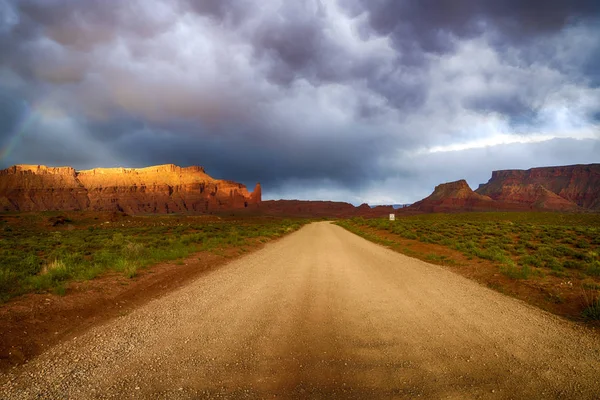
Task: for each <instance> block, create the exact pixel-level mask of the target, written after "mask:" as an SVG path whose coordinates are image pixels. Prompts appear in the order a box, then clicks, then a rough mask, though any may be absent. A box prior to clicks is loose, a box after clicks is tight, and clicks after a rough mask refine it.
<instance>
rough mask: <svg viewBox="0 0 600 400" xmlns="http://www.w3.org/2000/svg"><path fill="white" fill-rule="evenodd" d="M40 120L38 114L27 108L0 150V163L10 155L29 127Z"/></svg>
mask: <svg viewBox="0 0 600 400" xmlns="http://www.w3.org/2000/svg"><path fill="white" fill-rule="evenodd" d="M39 118H40V115H39V113H38V112H36V111H35V110H33V109H32V108H30V107H27V111H26V112H25V113H24V115H23V117H22V118H21V120H20V121H19V123H17V125H16V126H15V129H14V130H13V133H12V134H11V135H10V139H9V141H8V143H7V144H6V145H5V146H4V147H3V148H2V149H1V150H0V162H2V161H4V160H5V159H6V157H8V156H9V155H10V153H11V152H12V151H13V150H14V149H15V147H16V146H17V144H19V141H20V139H21V137H22V136H23V135H24V134H25V132H27V131H28V130H29V129H30V128H31V126H32V125H33V124H34V123H35V122H37V121H38V120H39Z"/></svg>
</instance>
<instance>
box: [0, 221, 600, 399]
mask: <svg viewBox="0 0 600 400" xmlns="http://www.w3.org/2000/svg"><path fill="white" fill-rule="evenodd" d="M38 396H40V397H41V398H77V399H85V398H111V397H113V398H205V397H206V398H214V397H226V398H274V397H275V398H365V399H371V398H413V397H417V396H420V397H422V398H433V399H436V398H440V399H464V398H491V399H502V398H552V399H554V398H577V399H584V398H598V397H600V338H599V337H598V335H593V334H591V333H589V332H588V331H587V330H586V329H583V328H580V327H578V326H576V325H575V324H572V323H570V322H567V321H564V320H561V319H559V318H557V317H554V316H551V315H549V314H547V313H544V312H542V311H539V310H537V309H534V308H532V307H530V306H528V305H526V304H524V303H522V302H520V301H517V300H514V299H512V298H509V297H506V296H503V295H501V294H499V293H496V292H494V291H492V290H489V289H487V288H484V287H482V286H479V285H478V284H476V283H473V282H471V281H469V280H467V279H465V278H462V277H460V276H458V275H455V274H453V273H451V272H449V271H446V270H444V269H443V268H441V267H437V266H434V265H430V264H427V263H424V262H421V261H418V260H415V259H411V258H408V257H405V256H403V255H401V254H398V253H395V252H392V251H390V250H388V249H385V248H383V247H381V246H378V245H375V244H372V243H370V242H367V241H366V240H364V239H362V238H359V237H357V236H355V235H353V234H351V233H349V232H347V231H345V230H343V229H342V228H340V227H338V226H335V225H331V224H329V223H326V222H325V223H315V224H311V225H308V226H306V227H304V228H302V229H301V230H300V231H298V232H295V233H293V234H291V235H290V236H288V237H286V238H284V239H282V240H280V241H278V242H276V243H272V244H269V245H267V246H266V247H265V248H264V249H262V250H260V251H257V252H255V253H253V254H250V255H248V256H247V257H243V258H241V259H239V260H237V261H234V262H232V263H230V264H228V265H227V266H225V267H223V268H221V269H218V270H215V271H213V272H211V273H209V274H207V275H204V276H202V277H200V278H199V279H197V280H196V281H194V282H192V283H190V284H189V285H187V286H185V287H184V288H182V289H179V290H177V291H175V292H172V293H171V294H169V295H167V296H165V297H163V298H161V299H158V300H155V301H152V302H150V303H149V304H147V305H146V306H144V307H142V308H139V309H137V310H135V311H134V312H132V313H130V314H128V315H124V316H122V317H120V318H118V319H116V320H114V321H112V322H110V323H107V324H105V325H103V326H98V327H96V328H93V329H92V330H91V331H89V332H88V333H86V334H85V335H83V336H81V337H77V338H75V339H73V340H71V341H68V342H65V343H63V344H60V345H58V346H56V347H54V348H53V349H51V350H49V351H47V352H46V353H44V354H42V355H41V356H40V357H38V358H37V359H35V360H33V361H31V362H29V363H28V364H26V365H23V366H21V367H18V368H15V369H13V370H12V372H10V374H9V375H3V376H0V397H2V398H32V397H38Z"/></svg>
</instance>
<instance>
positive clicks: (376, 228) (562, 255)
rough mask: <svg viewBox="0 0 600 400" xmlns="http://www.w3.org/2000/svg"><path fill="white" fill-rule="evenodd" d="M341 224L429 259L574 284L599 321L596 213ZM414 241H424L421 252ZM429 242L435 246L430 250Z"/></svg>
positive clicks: (599, 219)
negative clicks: (446, 251) (482, 264)
mask: <svg viewBox="0 0 600 400" xmlns="http://www.w3.org/2000/svg"><path fill="white" fill-rule="evenodd" d="M338 224H339V225H340V226H342V227H344V228H346V229H348V230H350V231H352V232H354V233H357V234H359V235H361V236H363V237H365V238H367V239H369V240H372V241H375V242H378V243H381V244H384V245H388V246H390V247H393V248H395V249H397V250H399V251H401V252H403V253H405V254H407V255H410V256H416V257H418V258H422V259H424V260H426V261H430V262H434V263H438V264H445V265H453V264H457V263H458V262H459V261H458V260H457V258H460V259H461V261H460V262H464V260H465V259H466V260H467V262H471V263H472V264H477V263H478V262H481V261H485V262H487V263H488V264H492V265H493V266H495V268H496V270H497V272H498V273H500V274H502V275H504V276H505V277H507V278H509V279H510V280H513V281H535V282H542V281H544V284H546V288H547V287H548V286H549V285H550V283H552V282H554V283H557V282H560V284H563V286H566V287H569V289H571V288H572V287H573V286H576V287H577V288H579V291H580V293H579V297H580V298H581V299H582V304H583V311H582V312H583V315H584V316H585V317H586V318H588V319H596V320H600V215H598V214H562V213H461V214H423V215H416V216H407V217H400V218H397V220H396V221H389V220H387V219H363V218H354V219H350V220H343V221H339V222H338ZM397 238H398V239H401V240H402V243H399V242H398V240H397ZM412 243H419V244H420V246H419V247H420V251H419V252H417V251H415V250H414V247H415V246H413V245H412ZM427 245H431V246H430V247H431V248H432V249H433V250H431V251H427ZM439 246H442V247H439ZM440 248H447V249H450V250H452V251H453V252H454V254H458V255H461V256H462V257H452V256H451V255H450V256H449V255H448V254H445V255H440V254H438V253H439V251H437V252H436V249H440ZM553 278H554V279H553ZM549 282H550V283H549ZM554 286H556V285H554ZM553 290H554V291H553V292H552V294H551V295H550V296H549V297H550V300H551V301H554V302H561V301H564V298H563V296H562V295H561V293H560V292H561V291H560V288H558V291H557V290H556V288H554V289H553Z"/></svg>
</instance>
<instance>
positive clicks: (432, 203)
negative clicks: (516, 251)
mask: <svg viewBox="0 0 600 400" xmlns="http://www.w3.org/2000/svg"><path fill="white" fill-rule="evenodd" d="M409 209H411V210H413V211H420V212H453V211H454V212H459V211H494V210H497V211H513V210H514V211H517V210H546V211H583V210H584V209H588V210H600V164H589V165H569V166H563V167H543V168H532V169H528V170H503V171H494V172H493V173H492V178H491V179H490V180H489V181H488V182H487V183H486V184H482V185H479V188H478V189H477V190H475V191H473V190H471V188H470V187H469V185H468V184H467V182H466V181H465V180H459V181H456V182H450V183H445V184H441V185H438V186H436V188H435V190H434V192H433V193H432V194H431V195H430V196H428V197H426V198H424V199H423V200H421V201H418V202H416V203H415V204H413V205H412V206H410V207H409Z"/></svg>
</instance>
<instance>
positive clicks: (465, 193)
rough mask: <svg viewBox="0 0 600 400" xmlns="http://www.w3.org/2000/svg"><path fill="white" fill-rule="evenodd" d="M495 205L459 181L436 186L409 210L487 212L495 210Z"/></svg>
mask: <svg viewBox="0 0 600 400" xmlns="http://www.w3.org/2000/svg"><path fill="white" fill-rule="evenodd" d="M495 203H496V202H495V201H494V200H492V199H491V198H489V197H488V196H482V195H480V194H477V193H475V192H474V191H473V190H471V188H470V187H469V185H468V184H467V181H465V180H464V179H461V180H459V181H456V182H449V183H442V184H441V185H438V186H436V187H435V190H434V191H433V193H432V194H431V195H429V196H428V197H426V198H424V199H423V200H421V201H418V202H416V203H415V204H413V205H412V206H411V207H409V208H411V209H412V210H417V211H422V212H448V211H459V210H460V211H480V210H481V211H488V210H493V209H495V207H496V206H497V205H496V204H495Z"/></svg>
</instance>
